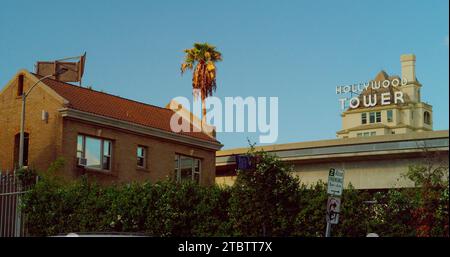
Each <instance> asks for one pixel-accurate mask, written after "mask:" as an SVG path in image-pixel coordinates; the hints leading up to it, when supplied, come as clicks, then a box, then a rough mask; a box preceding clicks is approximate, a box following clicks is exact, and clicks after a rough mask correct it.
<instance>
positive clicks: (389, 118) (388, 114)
mask: <svg viewBox="0 0 450 257" xmlns="http://www.w3.org/2000/svg"><path fill="white" fill-rule="evenodd" d="M386 120H387V122H394V111H393V110H387V111H386Z"/></svg>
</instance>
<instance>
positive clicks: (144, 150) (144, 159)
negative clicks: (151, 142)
mask: <svg viewBox="0 0 450 257" xmlns="http://www.w3.org/2000/svg"><path fill="white" fill-rule="evenodd" d="M140 148H141V149H142V156H139V149H140ZM147 149H148V148H147V147H146V146H143V145H138V146H137V147H136V166H137V167H138V168H140V169H146V168H147ZM139 159H142V166H141V165H139Z"/></svg>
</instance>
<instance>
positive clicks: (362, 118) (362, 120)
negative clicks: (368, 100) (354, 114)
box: [361, 112, 367, 124]
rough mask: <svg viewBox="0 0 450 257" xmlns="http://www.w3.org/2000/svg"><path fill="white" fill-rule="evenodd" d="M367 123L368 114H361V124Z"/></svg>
mask: <svg viewBox="0 0 450 257" xmlns="http://www.w3.org/2000/svg"><path fill="white" fill-rule="evenodd" d="M366 123H367V113H365V112H363V113H361V124H366Z"/></svg>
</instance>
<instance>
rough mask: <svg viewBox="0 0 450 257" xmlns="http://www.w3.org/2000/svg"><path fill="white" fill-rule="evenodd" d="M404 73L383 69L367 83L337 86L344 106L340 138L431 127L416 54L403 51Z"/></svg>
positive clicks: (430, 112)
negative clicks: (418, 72)
mask: <svg viewBox="0 0 450 257" xmlns="http://www.w3.org/2000/svg"><path fill="white" fill-rule="evenodd" d="M400 62H401V71H402V74H401V77H400V76H396V75H393V76H389V75H388V74H387V73H386V72H385V71H380V72H379V73H378V74H377V76H376V77H375V79H373V80H372V81H369V82H365V83H359V84H353V85H346V86H338V87H336V94H338V95H339V96H340V98H339V105H340V108H341V109H342V110H343V112H342V114H341V116H342V129H341V130H340V131H338V132H337V133H336V135H337V137H339V138H350V137H364V136H377V135H388V134H402V133H410V132H420V131H430V130H432V128H433V127H432V123H433V121H432V106H431V105H429V104H427V103H424V102H422V101H421V96H420V89H421V88H422V85H421V84H420V83H419V81H418V80H417V78H416V65H415V63H416V57H415V55H413V54H408V55H402V56H401V57H400Z"/></svg>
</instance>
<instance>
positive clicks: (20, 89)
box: [17, 75, 24, 96]
mask: <svg viewBox="0 0 450 257" xmlns="http://www.w3.org/2000/svg"><path fill="white" fill-rule="evenodd" d="M23 78H24V76H23V75H19V77H18V78H17V96H22V95H23Z"/></svg>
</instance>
